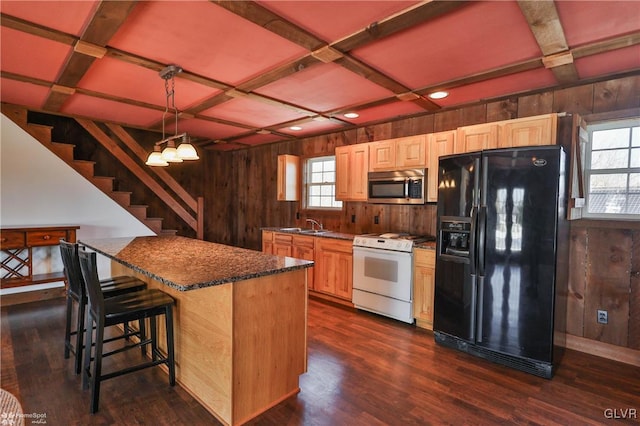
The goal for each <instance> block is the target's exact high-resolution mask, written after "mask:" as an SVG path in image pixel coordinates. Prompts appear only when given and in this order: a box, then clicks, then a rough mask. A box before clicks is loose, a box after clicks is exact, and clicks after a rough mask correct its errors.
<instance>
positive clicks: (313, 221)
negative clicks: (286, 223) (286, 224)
mask: <svg viewBox="0 0 640 426" xmlns="http://www.w3.org/2000/svg"><path fill="white" fill-rule="evenodd" d="M307 222H311V229H312V230H314V231H315V226H316V225H317V226H318V227H319V229H323V228H322V223H320V222H318V221H317V220H314V219H307Z"/></svg>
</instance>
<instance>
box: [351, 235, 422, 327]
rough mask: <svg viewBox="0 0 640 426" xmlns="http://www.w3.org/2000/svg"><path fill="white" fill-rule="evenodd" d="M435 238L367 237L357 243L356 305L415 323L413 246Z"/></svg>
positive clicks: (354, 297) (356, 238)
mask: <svg viewBox="0 0 640 426" xmlns="http://www.w3.org/2000/svg"><path fill="white" fill-rule="evenodd" d="M433 240H434V238H433V237H424V236H415V235H409V234H403V233H385V234H366V235H359V236H357V237H355V238H354V240H353V304H354V305H355V306H356V308H358V309H362V310H366V311H369V312H374V313H377V314H380V315H385V316H388V317H390V318H394V319H397V320H400V321H404V322H406V323H410V324H411V323H413V279H412V277H413V247H414V245H415V244H419V243H421V242H425V241H433Z"/></svg>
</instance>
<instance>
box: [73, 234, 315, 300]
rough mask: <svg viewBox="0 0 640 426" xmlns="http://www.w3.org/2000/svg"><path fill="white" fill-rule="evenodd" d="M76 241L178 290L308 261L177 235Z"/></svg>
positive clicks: (268, 272) (284, 269)
mask: <svg viewBox="0 0 640 426" xmlns="http://www.w3.org/2000/svg"><path fill="white" fill-rule="evenodd" d="M79 243H80V244H81V245H85V246H87V247H88V248H90V249H92V250H94V251H96V252H98V253H100V254H103V255H105V256H107V257H108V258H110V259H112V260H114V261H116V262H118V263H121V264H123V265H125V266H127V267H129V268H131V269H133V270H134V271H136V272H140V273H142V274H144V275H147V276H149V277H151V278H153V279H155V280H157V281H160V282H162V283H163V284H166V285H168V286H169V287H172V288H174V289H176V290H179V291H187V290H194V289H198V288H203V287H210V286H215V285H220V284H225V283H231V282H235V281H242V280H247V279H251V278H258V277H261V276H266V275H272V274H278V273H282V272H287V271H292V270H296V269H303V268H308V267H311V266H313V262H311V261H307V260H301V259H294V258H292V257H282V256H274V255H270V254H265V253H262V252H259V251H255V250H248V249H243V248H239V247H233V246H226V245H223V244H216V243H211V242H208V241H202V240H196V239H192V238H185V237H177V236H166V237H125V238H105V239H82V240H80V241H79Z"/></svg>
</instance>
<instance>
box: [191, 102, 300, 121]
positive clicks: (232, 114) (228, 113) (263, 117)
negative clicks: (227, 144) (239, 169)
mask: <svg viewBox="0 0 640 426" xmlns="http://www.w3.org/2000/svg"><path fill="white" fill-rule="evenodd" d="M201 114H202V115H205V116H207V117H214V118H219V119H222V120H229V121H234V122H237V123H244V124H247V125H249V126H254V127H258V128H261V127H269V126H270V125H273V124H274V123H284V122H287V121H293V120H297V119H299V118H304V117H307V116H306V115H304V114H301V113H298V112H295V111H293V110H290V109H284V108H280V107H276V106H273V105H270V104H266V103H264V102H258V101H256V100H253V99H250V98H237V99H232V100H230V101H228V102H225V103H223V104H220V105H216V106H215V107H213V108H209V109H207V110H205V111H202V112H201Z"/></svg>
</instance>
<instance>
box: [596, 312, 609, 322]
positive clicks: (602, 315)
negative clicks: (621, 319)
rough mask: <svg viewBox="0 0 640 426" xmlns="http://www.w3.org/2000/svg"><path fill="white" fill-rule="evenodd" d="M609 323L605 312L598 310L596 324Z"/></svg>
mask: <svg viewBox="0 0 640 426" xmlns="http://www.w3.org/2000/svg"><path fill="white" fill-rule="evenodd" d="M608 322H609V314H608V312H607V311H603V310H601V309H598V323H599V324H607V323H608Z"/></svg>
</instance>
